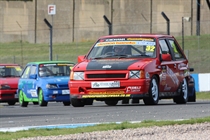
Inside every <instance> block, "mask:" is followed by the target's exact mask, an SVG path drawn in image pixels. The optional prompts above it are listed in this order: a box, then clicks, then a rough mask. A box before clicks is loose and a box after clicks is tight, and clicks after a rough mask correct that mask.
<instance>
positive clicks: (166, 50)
mask: <svg viewBox="0 0 210 140" xmlns="http://www.w3.org/2000/svg"><path fill="white" fill-rule="evenodd" d="M159 44H160V51H161V52H160V53H161V54H167V53H169V54H170V52H169V48H168V45H167V43H166V41H165V40H159Z"/></svg>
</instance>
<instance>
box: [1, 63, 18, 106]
mask: <svg viewBox="0 0 210 140" xmlns="http://www.w3.org/2000/svg"><path fill="white" fill-rule="evenodd" d="M21 72H22V68H21V67H20V65H18V64H0V102H7V103H8V104H9V105H15V103H16V102H18V98H17V94H16V90H17V87H18V80H19V78H20V75H21Z"/></svg>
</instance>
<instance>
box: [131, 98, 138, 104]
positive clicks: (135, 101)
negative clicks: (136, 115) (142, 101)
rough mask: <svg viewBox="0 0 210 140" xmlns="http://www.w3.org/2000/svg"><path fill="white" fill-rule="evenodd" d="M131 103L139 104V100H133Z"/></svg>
mask: <svg viewBox="0 0 210 140" xmlns="http://www.w3.org/2000/svg"><path fill="white" fill-rule="evenodd" d="M131 103H132V104H139V99H132V101H131Z"/></svg>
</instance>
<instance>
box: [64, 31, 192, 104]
mask: <svg viewBox="0 0 210 140" xmlns="http://www.w3.org/2000/svg"><path fill="white" fill-rule="evenodd" d="M190 71H193V68H189V65H188V59H187V57H186V56H185V54H184V52H183V50H182V49H181V48H180V46H179V44H178V42H177V41H176V39H175V38H174V37H173V36H170V35H161V34H127V35H125V34H124V35H109V36H103V37H100V38H99V39H98V40H97V41H96V42H95V44H94V45H93V47H92V48H91V49H90V51H89V52H88V54H87V55H85V56H78V63H77V64H76V65H75V66H74V67H73V69H72V71H71V74H70V80H69V83H68V85H69V89H70V95H71V103H72V106H74V107H83V106H84V105H86V104H91V103H92V101H93V100H97V101H104V102H105V104H107V105H108V106H114V105H116V104H117V103H118V101H120V100H122V103H128V102H129V99H133V102H136V103H138V102H139V100H140V99H143V102H144V104H145V105H156V104H158V101H159V100H160V99H173V101H174V102H175V103H177V104H186V103H187V102H188V94H189V93H188V92H189V90H188V83H189V82H190Z"/></svg>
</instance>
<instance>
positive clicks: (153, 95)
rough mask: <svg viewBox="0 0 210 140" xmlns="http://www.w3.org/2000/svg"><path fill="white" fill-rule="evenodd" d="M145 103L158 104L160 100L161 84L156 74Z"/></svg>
mask: <svg viewBox="0 0 210 140" xmlns="http://www.w3.org/2000/svg"><path fill="white" fill-rule="evenodd" d="M143 101H144V104H145V105H156V104H158V102H159V86H158V80H157V78H156V76H153V77H152V79H151V81H150V86H149V97H147V98H144V99H143Z"/></svg>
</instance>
